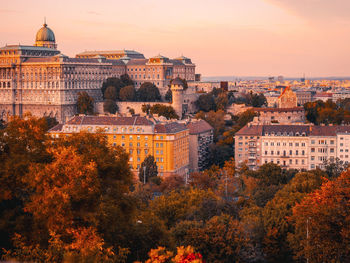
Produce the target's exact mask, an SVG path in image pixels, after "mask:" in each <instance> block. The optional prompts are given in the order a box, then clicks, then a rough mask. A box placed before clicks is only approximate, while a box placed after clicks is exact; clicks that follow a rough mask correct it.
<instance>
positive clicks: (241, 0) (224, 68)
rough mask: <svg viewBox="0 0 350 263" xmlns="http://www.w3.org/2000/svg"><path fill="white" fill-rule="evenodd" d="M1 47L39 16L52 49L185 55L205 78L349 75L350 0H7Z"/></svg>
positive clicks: (0, 9)
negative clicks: (49, 33)
mask: <svg viewBox="0 0 350 263" xmlns="http://www.w3.org/2000/svg"><path fill="white" fill-rule="evenodd" d="M0 3H1V5H0V17H1V20H0V21H1V22H0V35H1V38H0V46H4V45H6V44H18V43H20V44H30V45H31V44H33V43H34V39H35V34H36V32H37V30H38V29H39V28H40V27H41V25H42V24H43V20H44V17H45V16H46V19H47V24H48V26H49V27H50V28H51V29H52V30H53V31H54V33H55V36H56V42H57V44H58V49H59V50H61V52H62V53H63V54H66V55H69V56H75V54H76V53H79V52H82V51H84V50H118V49H124V48H125V49H134V50H137V51H139V52H141V53H143V54H145V56H147V57H150V56H154V55H158V54H159V53H160V54H162V55H165V56H167V57H171V58H172V57H176V56H180V55H182V54H183V55H185V56H188V57H190V58H191V59H192V61H193V62H194V63H196V65H197V72H199V73H202V75H204V76H220V75H221V76H223V75H225V76H229V75H235V76H248V75H250V76H252V75H254V76H267V75H284V76H291V77H292V76H293V77H300V76H302V74H303V73H305V74H306V76H309V77H323V76H350V1H349V0H177V1H176V0H175V1H169V0H162V1H161V0H128V1H118V0H98V1H97V0H94V1H92V0H70V1H67V0H60V1H51V0H45V1H39V0H31V1H24V0H11V1H1V2H0Z"/></svg>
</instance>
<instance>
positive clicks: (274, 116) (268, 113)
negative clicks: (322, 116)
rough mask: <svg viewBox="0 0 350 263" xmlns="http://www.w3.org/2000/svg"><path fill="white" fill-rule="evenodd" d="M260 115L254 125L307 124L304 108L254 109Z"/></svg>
mask: <svg viewBox="0 0 350 263" xmlns="http://www.w3.org/2000/svg"><path fill="white" fill-rule="evenodd" d="M253 110H254V111H255V112H256V113H257V114H258V116H257V117H256V118H255V119H254V123H256V122H257V123H261V124H271V123H279V124H292V123H304V122H305V110H304V108H303V107H295V108H253Z"/></svg>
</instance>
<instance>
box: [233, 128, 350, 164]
mask: <svg viewBox="0 0 350 263" xmlns="http://www.w3.org/2000/svg"><path fill="white" fill-rule="evenodd" d="M349 151H350V126H314V125H305V124H304V125H254V124H252V123H250V124H248V125H246V126H245V127H243V128H242V129H241V130H239V131H238V132H237V133H236V135H235V160H236V165H240V164H242V163H244V162H246V163H247V165H248V166H249V168H251V169H257V168H258V167H259V166H260V165H261V164H264V163H269V162H273V163H276V164H278V165H280V166H281V167H282V168H288V169H291V168H293V169H315V168H317V167H319V168H323V163H324V161H325V160H330V161H333V160H335V158H339V159H340V160H342V161H344V162H349V163H350V153H349Z"/></svg>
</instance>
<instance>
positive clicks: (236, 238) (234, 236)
mask: <svg viewBox="0 0 350 263" xmlns="http://www.w3.org/2000/svg"><path fill="white" fill-rule="evenodd" d="M173 231H174V236H175V240H176V242H177V244H183V245H185V246H186V245H191V246H193V247H194V248H195V249H196V250H198V251H199V252H200V253H201V254H202V255H203V257H204V258H206V259H207V260H208V262H213V263H219V262H227V263H229V262H243V261H244V260H245V256H244V250H245V249H247V246H248V241H249V240H248V238H247V236H246V235H245V233H244V230H243V228H242V226H241V225H240V224H239V222H238V220H235V219H234V218H232V217H231V216H229V215H225V214H223V215H220V216H214V217H212V218H211V219H210V220H209V221H208V222H205V223H204V222H202V221H183V222H180V223H179V224H178V225H177V226H176V228H174V229H173Z"/></svg>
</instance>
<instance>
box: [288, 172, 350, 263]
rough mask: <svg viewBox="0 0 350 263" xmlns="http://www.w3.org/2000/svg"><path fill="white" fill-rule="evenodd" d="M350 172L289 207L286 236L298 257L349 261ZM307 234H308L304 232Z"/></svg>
mask: <svg viewBox="0 0 350 263" xmlns="http://www.w3.org/2000/svg"><path fill="white" fill-rule="evenodd" d="M349 189H350V171H349V170H348V171H346V172H344V173H343V174H342V175H340V176H339V177H338V178H337V179H335V180H334V181H328V182H325V183H324V184H323V185H322V187H321V189H319V190H316V191H315V192H313V193H310V194H309V195H308V196H307V197H305V198H304V199H303V200H302V201H301V202H300V203H299V204H297V205H296V206H295V207H294V208H293V215H292V217H291V221H292V222H293V223H295V233H294V234H291V235H290V237H289V240H290V244H291V247H292V248H293V249H294V253H295V255H296V258H297V259H298V260H303V261H305V260H306V259H308V261H309V262H310V263H313V262H349V261H350V251H349V237H350V227H349V226H350V216H349V215H350V191H349ZM306 233H308V235H307V234H306Z"/></svg>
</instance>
